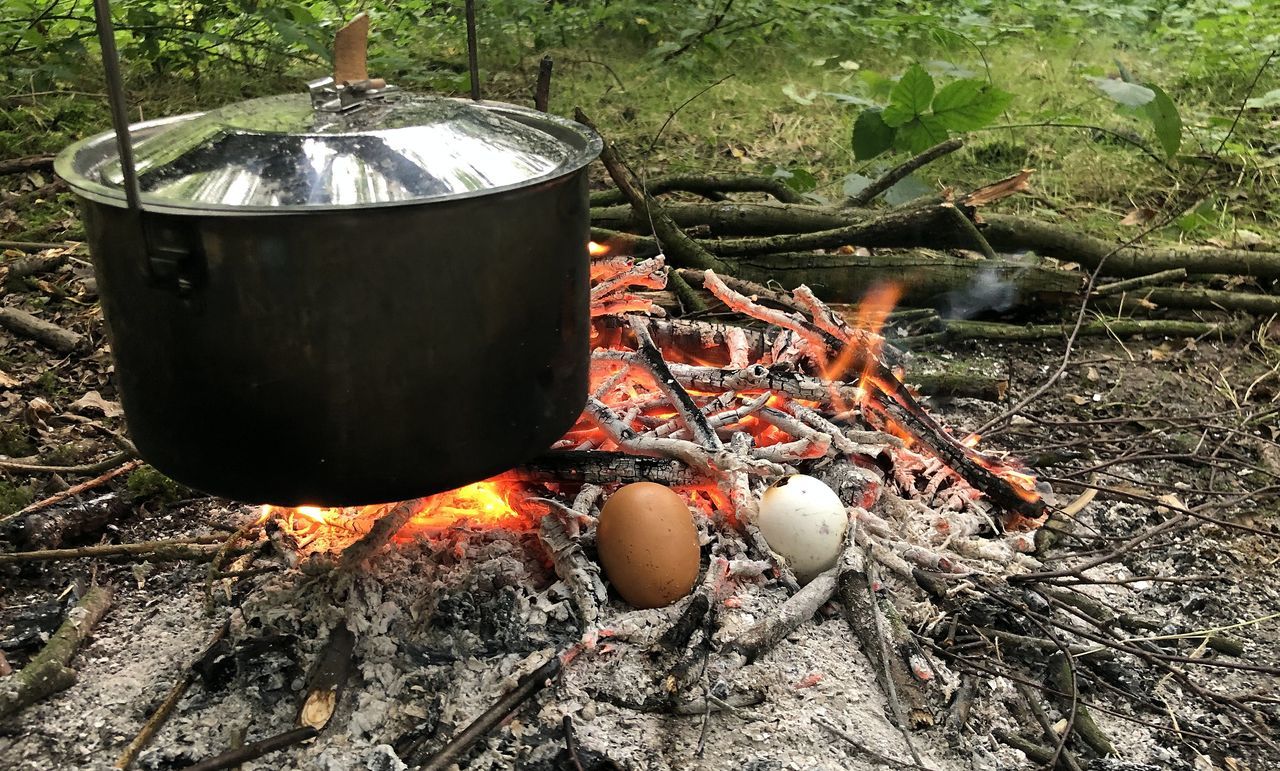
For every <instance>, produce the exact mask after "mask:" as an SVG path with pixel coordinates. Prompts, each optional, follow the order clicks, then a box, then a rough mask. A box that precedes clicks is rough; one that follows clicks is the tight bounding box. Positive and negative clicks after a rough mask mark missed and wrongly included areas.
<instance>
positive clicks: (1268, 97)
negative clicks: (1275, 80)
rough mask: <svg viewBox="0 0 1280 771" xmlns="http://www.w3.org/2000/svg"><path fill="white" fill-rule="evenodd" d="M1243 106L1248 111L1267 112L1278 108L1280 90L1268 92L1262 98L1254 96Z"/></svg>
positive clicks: (1279, 105)
mask: <svg viewBox="0 0 1280 771" xmlns="http://www.w3.org/2000/svg"><path fill="white" fill-rule="evenodd" d="M1244 106H1245V107H1247V108H1248V109H1250V110H1269V109H1271V108H1272V107H1280V88H1277V89H1274V90H1272V91H1268V92H1267V93H1265V94H1263V95H1262V96H1255V97H1253V98H1252V99H1249V100H1247V101H1245V103H1244Z"/></svg>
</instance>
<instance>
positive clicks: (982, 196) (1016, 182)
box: [964, 169, 1036, 207]
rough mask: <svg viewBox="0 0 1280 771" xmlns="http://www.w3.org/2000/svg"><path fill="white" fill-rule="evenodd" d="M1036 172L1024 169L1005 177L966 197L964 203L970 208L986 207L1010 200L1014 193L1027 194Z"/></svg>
mask: <svg viewBox="0 0 1280 771" xmlns="http://www.w3.org/2000/svg"><path fill="white" fill-rule="evenodd" d="M1035 172H1036V170H1035V169H1023V170H1022V171H1019V172H1018V173H1017V174H1014V175H1013V176H1011V177H1005V178H1004V179H1001V180H999V181H996V182H992V183H991V184H990V185H984V186H983V187H980V188H978V189H977V190H974V191H973V192H971V193H969V194H968V195H966V196H965V197H964V202H965V203H966V204H968V205H970V206H975V207H976V206H986V205H987V204H990V203H995V202H996V201H999V200H1000V199H1001V198H1008V197H1009V196H1011V195H1013V194H1014V193H1025V192H1027V190H1029V189H1030V187H1031V186H1030V185H1029V184H1027V180H1029V179H1031V175H1032V174H1034V173H1035Z"/></svg>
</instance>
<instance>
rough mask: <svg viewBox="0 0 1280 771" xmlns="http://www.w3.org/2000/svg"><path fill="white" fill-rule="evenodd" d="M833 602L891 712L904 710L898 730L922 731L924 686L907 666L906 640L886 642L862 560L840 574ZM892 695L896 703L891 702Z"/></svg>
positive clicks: (928, 715) (929, 718)
mask: <svg viewBox="0 0 1280 771" xmlns="http://www.w3.org/2000/svg"><path fill="white" fill-rule="evenodd" d="M836 599H837V600H838V601H839V603H840V605H841V606H842V607H843V608H844V616H845V621H846V622H848V624H849V629H850V630H851V631H852V632H853V634H854V637H856V638H857V639H858V641H859V642H860V643H861V648H862V652H863V653H864V654H866V656H867V658H868V659H869V660H870V661H871V666H872V668H873V669H874V670H875V672H876V680H877V681H879V683H880V689H881V690H882V691H883V692H884V693H885V694H886V695H887V696H888V697H889V699H890V702H891V703H890V706H891V711H893V712H894V713H897V711H898V708H899V707H903V708H905V710H906V714H905V715H904V716H903V717H904V718H905V722H904V723H903V725H902V726H901V727H902V728H904V729H905V728H908V727H913V728H922V727H925V726H930V725H933V722H934V718H933V710H932V709H931V708H930V707H929V701H928V696H927V694H926V693H925V689H924V684H923V683H922V682H920V681H919V680H917V679H916V677H915V675H914V674H912V672H911V668H910V666H909V665H908V663H907V661H908V659H907V656H905V655H903V651H904V650H910V648H911V643H910V641H909V640H902V639H886V635H888V634H889V633H890V632H891V629H889V628H886V625H885V624H884V623H883V620H882V619H881V618H880V615H879V614H880V610H879V608H878V607H877V603H876V598H875V597H874V595H873V594H872V593H871V589H870V584H869V582H868V578H867V573H866V565H865V560H864V559H862V558H859V559H857V560H855V561H853V562H852V563H851V564H850V565H848V566H846V569H845V570H844V571H843V572H842V573H841V575H840V581H839V584H838V586H837V588H836ZM895 695H896V697H897V700H900V702H901V703H900V704H899V703H897V702H896V701H895V699H894V696H895Z"/></svg>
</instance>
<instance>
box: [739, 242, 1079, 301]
mask: <svg viewBox="0 0 1280 771" xmlns="http://www.w3.org/2000/svg"><path fill="white" fill-rule="evenodd" d="M726 261H727V262H729V263H730V264H731V265H732V269H733V272H734V275H735V276H738V277H739V278H743V279H748V280H751V281H756V282H765V281H773V282H776V283H778V284H782V285H783V286H787V287H795V286H799V285H801V284H805V285H808V286H811V287H813V290H814V291H815V292H816V293H817V294H818V296H820V297H821V298H823V299H824V300H829V301H832V302H850V303H853V302H858V301H859V300H861V299H862V298H863V297H864V296H865V295H866V293H867V290H869V289H871V288H872V287H873V286H875V285H877V284H881V283H883V282H884V281H885V279H886V277H891V278H892V279H893V280H895V281H897V282H899V283H900V284H901V288H902V301H903V302H906V303H920V304H928V305H934V304H938V303H942V304H944V305H945V304H948V303H949V302H950V301H949V300H948V295H951V294H955V295H966V294H969V293H970V292H971V290H972V289H973V288H975V287H979V286H982V285H983V284H984V283H996V284H999V285H1001V286H1005V287H1008V288H1009V289H1010V290H1011V291H1012V292H1014V293H1016V294H1015V296H1016V297H1017V298H1018V299H1019V300H1020V301H1022V302H1036V301H1048V302H1053V303H1061V302H1064V301H1066V300H1068V299H1074V298H1078V297H1079V296H1080V292H1081V290H1082V289H1083V288H1084V279H1085V277H1084V275H1083V274H1081V273H1079V272H1078V271H1068V270H1060V269H1057V268H1050V267H1044V266H1039V265H1028V264H1026V263H1025V262H1019V261H1017V260H1013V259H998V260H972V259H965V258H963V257H952V256H948V255H945V254H941V253H939V252H934V251H929V250H925V249H913V250H909V251H893V252H886V251H880V252H876V253H875V254H856V253H855V254H839V253H834V254H832V253H828V254H817V253H813V252H785V253H780V254H762V255H755V256H749V257H733V258H727V259H726Z"/></svg>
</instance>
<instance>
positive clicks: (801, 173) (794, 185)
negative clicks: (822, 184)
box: [773, 168, 818, 193]
mask: <svg viewBox="0 0 1280 771" xmlns="http://www.w3.org/2000/svg"><path fill="white" fill-rule="evenodd" d="M773 176H775V177H777V178H779V179H781V180H782V184H784V185H786V186H787V187H789V188H791V189H792V190H794V191H796V192H797V193H808V192H809V191H811V190H813V189H814V188H816V187H817V186H818V178H817V177H815V176H813V173H812V172H810V171H809V170H808V169H798V168H797V169H777V170H775V171H774V172H773Z"/></svg>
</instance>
